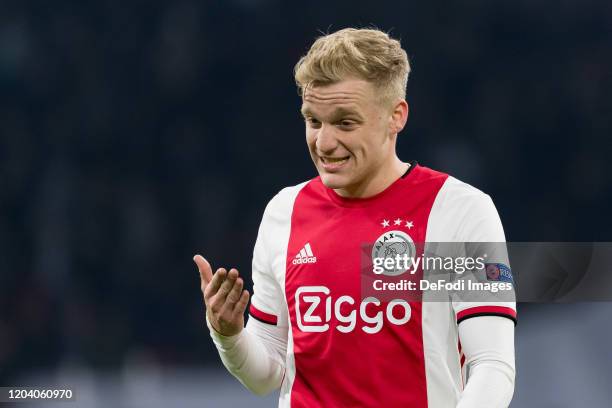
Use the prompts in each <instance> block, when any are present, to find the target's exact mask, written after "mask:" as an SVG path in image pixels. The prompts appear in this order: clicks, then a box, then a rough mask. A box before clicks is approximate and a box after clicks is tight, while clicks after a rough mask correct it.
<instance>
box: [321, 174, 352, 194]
mask: <svg viewBox="0 0 612 408" xmlns="http://www.w3.org/2000/svg"><path fill="white" fill-rule="evenodd" d="M319 175H320V176H321V181H322V182H323V184H324V185H325V187H328V188H332V189H334V190H336V189H339V188H345V187H347V186H349V185H350V184H351V183H350V181H349V179H348V177H346V176H343V175H340V174H330V173H325V172H319Z"/></svg>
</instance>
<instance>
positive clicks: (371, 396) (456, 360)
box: [250, 164, 516, 408]
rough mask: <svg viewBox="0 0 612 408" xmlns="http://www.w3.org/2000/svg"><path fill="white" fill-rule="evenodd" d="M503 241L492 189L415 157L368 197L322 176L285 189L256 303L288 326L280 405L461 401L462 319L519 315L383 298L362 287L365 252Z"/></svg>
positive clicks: (268, 235) (466, 302)
mask: <svg viewBox="0 0 612 408" xmlns="http://www.w3.org/2000/svg"><path fill="white" fill-rule="evenodd" d="M504 241H505V237H504V232H503V228H502V225H501V222H500V220H499V216H498V214H497V211H496V209H495V207H494V205H493V203H492V201H491V199H490V198H489V196H487V195H486V194H484V193H482V192H481V191H479V190H477V189H475V188H474V187H471V186H469V185H467V184H465V183H463V182H460V181H459V180H457V179H455V178H453V177H450V176H448V175H447V174H443V173H440V172H436V171H433V170H431V169H428V168H426V167H423V166H419V165H417V164H413V165H412V166H411V167H410V169H409V171H408V172H407V173H406V174H405V175H404V176H403V177H402V178H400V179H398V180H397V181H396V182H394V183H393V184H392V185H391V186H389V187H388V188H387V189H386V190H384V191H383V192H381V193H380V194H378V195H375V196H373V197H369V198H365V199H350V198H343V197H341V196H339V195H337V194H336V193H335V192H334V191H333V190H332V189H329V188H327V187H325V186H324V185H323V183H322V182H321V180H320V178H319V177H317V178H315V179H312V180H310V181H308V182H305V183H302V184H299V185H297V186H294V187H288V188H286V189H284V190H282V191H281V192H280V193H279V194H277V195H276V196H275V197H274V198H273V199H272V200H271V201H270V203H269V204H268V206H267V208H266V210H265V213H264V216H263V220H262V223H261V226H260V229H259V234H258V238H257V242H256V244H255V250H254V256H253V282H254V294H253V298H252V303H251V307H250V314H251V317H252V318H256V319H258V320H260V321H262V322H264V323H268V324H271V325H275V326H278V327H280V328H286V330H287V332H288V344H287V356H286V365H285V366H286V369H285V376H284V379H283V383H282V386H281V391H280V400H279V406H282V407H288V406H291V407H309V408H310V407H336V406H341V407H381V406H384V407H449V406H455V405H456V403H457V401H458V400H459V396H460V393H461V391H462V388H463V378H464V376H465V374H466V373H465V370H462V365H463V359H462V354H461V345H460V343H459V338H458V324H459V323H460V322H461V321H462V320H464V319H467V318H470V317H472V316H481V315H498V316H505V317H508V318H510V319H513V320H514V319H516V311H515V310H516V309H515V303H514V302H513V301H507V299H503V301H502V300H498V301H495V300H492V299H490V298H487V299H483V301H474V299H461V297H456V296H453V294H452V293H451V292H448V294H447V298H446V301H439V299H438V301H427V299H426V298H424V295H423V296H421V297H420V298H411V299H409V300H402V299H391V298H388V295H386V294H385V295H380V296H378V295H377V294H376V293H374V292H372V290H371V289H370V290H364V279H363V276H362V270H363V267H364V259H368V260H369V259H370V255H371V256H374V255H375V254H376V256H382V257H384V256H388V255H389V254H396V253H397V254H399V253H405V252H406V250H407V248H408V247H409V246H410V245H412V244H413V243H424V245H425V246H427V245H429V243H433V242H438V243H440V242H504ZM412 248H414V247H412ZM492 256H493V257H494V258H493V259H489V260H487V263H488V265H489V266H490V265H493V267H489V266H488V267H487V268H488V270H489V269H492V268H493V269H495V268H497V269H496V270H500V269H501V270H502V271H505V270H506V269H507V268H508V260H507V258H506V255H505V253H500V254H496V255H492ZM491 262H493V263H492V264H491ZM365 264H367V262H366V263H365ZM496 265H498V266H496ZM493 272H494V271H490V273H489V272H487V273H488V275H487V276H494V273H493ZM420 274H421V275H417V276H422V271H420ZM498 275H499V274H497V275H495V276H498ZM400 277H401V276H398V278H400ZM366 282H367V281H366ZM366 286H367V285H366ZM391 297H393V296H391ZM400 298H401V296H400ZM485 300H486V301H485Z"/></svg>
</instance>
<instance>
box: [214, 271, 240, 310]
mask: <svg viewBox="0 0 612 408" xmlns="http://www.w3.org/2000/svg"><path fill="white" fill-rule="evenodd" d="M236 279H238V271H237V270H236V269H233V268H232V269H230V271H229V272H228V273H227V278H226V279H225V281H224V282H223V283H222V284H221V287H220V288H219V291H218V292H217V294H216V295H215V297H217V298H218V301H219V302H221V303H225V299H226V298H227V295H228V294H229V293H230V291H231V290H232V288H233V287H234V283H235V282H236Z"/></svg>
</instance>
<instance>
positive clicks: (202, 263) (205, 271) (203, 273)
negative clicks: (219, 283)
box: [193, 255, 212, 285]
mask: <svg viewBox="0 0 612 408" xmlns="http://www.w3.org/2000/svg"><path fill="white" fill-rule="evenodd" d="M193 261H194V262H195V263H196V265H197V266H198V270H199V271H200V278H201V279H202V280H203V281H204V283H205V284H207V285H208V284H209V283H210V281H211V280H212V268H211V267H210V264H209V263H208V261H207V260H206V259H204V257H203V256H202V255H196V256H194V257H193Z"/></svg>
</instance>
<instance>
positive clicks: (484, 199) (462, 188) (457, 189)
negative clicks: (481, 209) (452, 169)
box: [436, 176, 491, 207]
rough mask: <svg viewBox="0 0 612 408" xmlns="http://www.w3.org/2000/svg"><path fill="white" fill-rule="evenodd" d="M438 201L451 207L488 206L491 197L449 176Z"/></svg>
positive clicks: (441, 189)
mask: <svg viewBox="0 0 612 408" xmlns="http://www.w3.org/2000/svg"><path fill="white" fill-rule="evenodd" d="M436 201H439V202H440V204H442V205H450V206H462V207H463V206H481V205H485V204H486V205H488V204H489V203H490V202H491V197H490V196H489V195H488V194H486V193H484V192H483V191H481V190H479V189H478V188H476V187H474V186H472V185H470V184H468V183H465V182H463V181H461V180H459V179H456V178H455V177H453V176H448V178H447V179H446V181H445V182H444V184H443V185H442V188H440V191H439V193H438V200H436Z"/></svg>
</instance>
